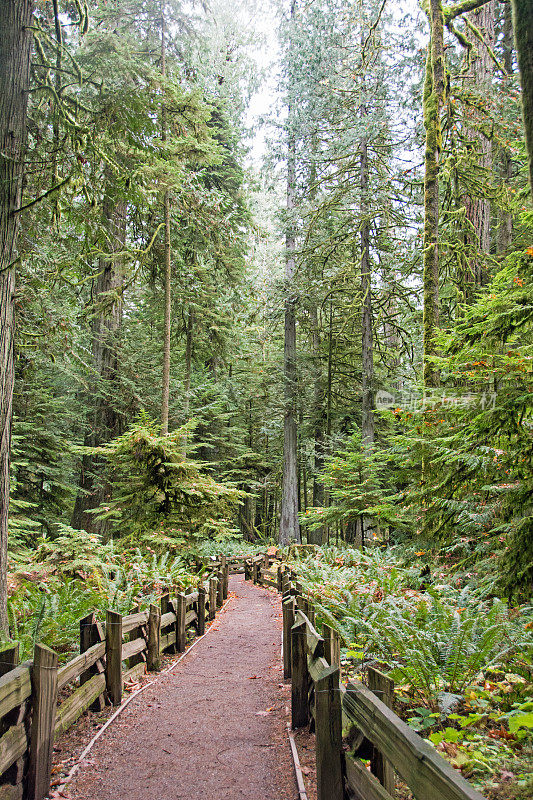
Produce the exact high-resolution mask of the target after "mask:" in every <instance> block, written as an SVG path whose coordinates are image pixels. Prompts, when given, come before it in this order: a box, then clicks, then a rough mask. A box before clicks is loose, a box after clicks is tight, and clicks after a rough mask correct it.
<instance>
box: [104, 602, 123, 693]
mask: <svg viewBox="0 0 533 800" xmlns="http://www.w3.org/2000/svg"><path fill="white" fill-rule="evenodd" d="M105 681H106V688H107V692H108V694H109V698H110V700H111V702H112V703H113V705H114V706H119V705H120V703H121V702H122V614H117V612H116V611H109V610H108V611H106V625H105Z"/></svg>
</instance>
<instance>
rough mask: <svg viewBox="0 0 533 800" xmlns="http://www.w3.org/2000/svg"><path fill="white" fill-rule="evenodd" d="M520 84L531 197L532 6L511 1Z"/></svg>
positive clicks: (523, 0) (528, 1)
mask: <svg viewBox="0 0 533 800" xmlns="http://www.w3.org/2000/svg"><path fill="white" fill-rule="evenodd" d="M512 5H513V27H514V35H515V45H516V52H517V55H518V67H519V69H520V82H521V84H522V111H523V116H524V130H525V133H526V145H527V151H528V155H529V184H530V187H531V194H532V196H533V4H532V3H531V0H512Z"/></svg>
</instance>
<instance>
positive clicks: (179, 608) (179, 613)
mask: <svg viewBox="0 0 533 800" xmlns="http://www.w3.org/2000/svg"><path fill="white" fill-rule="evenodd" d="M186 613H187V599H186V597H185V595H184V594H183V592H180V593H179V594H178V602H177V605H176V650H177V651H178V653H184V652H185V650H186V648H187V632H186V628H185V615H186Z"/></svg>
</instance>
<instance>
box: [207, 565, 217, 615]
mask: <svg viewBox="0 0 533 800" xmlns="http://www.w3.org/2000/svg"><path fill="white" fill-rule="evenodd" d="M216 611H217V579H216V578H215V576H214V575H212V576H211V577H210V578H209V619H210V620H212V619H215V616H216Z"/></svg>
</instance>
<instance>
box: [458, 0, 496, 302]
mask: <svg viewBox="0 0 533 800" xmlns="http://www.w3.org/2000/svg"><path fill="white" fill-rule="evenodd" d="M494 13H495V9H494V0H488V2H487V3H486V4H485V5H483V6H481V7H480V8H478V9H476V10H475V11H472V12H471V13H470V14H469V15H468V17H469V19H470V21H471V22H472V24H473V25H474V26H475V27H476V28H477V30H478V31H479V32H480V33H481V34H482V35H483V38H484V41H485V42H486V45H485V44H484V43H482V42H480V41H479V39H478V38H477V37H476V36H474V34H473V33H470V36H469V38H470V40H471V42H472V48H473V50H474V57H473V58H472V62H471V67H470V73H469V77H470V83H471V87H472V91H474V92H475V93H476V94H477V95H479V98H480V100H481V101H482V102H484V101H485V100H486V99H487V98H488V97H490V94H491V89H492V87H491V84H492V75H493V63H494V62H493V60H492V58H491V56H490V53H489V50H488V48H487V46H488V47H490V48H491V49H493V47H494ZM468 116H469V117H470V120H471V123H472V124H471V127H470V130H469V131H468V138H469V139H470V140H471V142H473V144H474V148H475V151H476V153H477V163H478V166H479V167H480V168H481V170H483V173H482V178H481V182H482V183H483V184H485V183H486V181H487V180H488V175H489V174H490V169H491V166H492V143H491V140H490V139H489V138H488V137H487V136H485V134H484V133H483V131H482V130H480V124H481V122H482V115H481V114H480V113H479V112H476V111H469V114H468ZM464 205H465V210H466V219H467V220H468V221H469V222H470V224H471V226H472V228H473V236H471V235H469V236H468V239H469V240H471V242H472V245H473V248H474V249H476V250H478V251H480V252H481V253H488V252H489V251H490V200H488V199H486V198H485V197H481V196H478V195H471V194H470V195H466V196H465V198H464ZM486 283H487V272H486V268H485V264H484V260H483V256H481V257H478V256H475V257H473V258H471V259H470V264H469V266H468V268H467V274H466V275H465V276H464V294H465V297H466V298H467V299H471V296H472V294H473V290H475V289H476V288H478V287H480V286H484V285H485V284H486Z"/></svg>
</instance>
